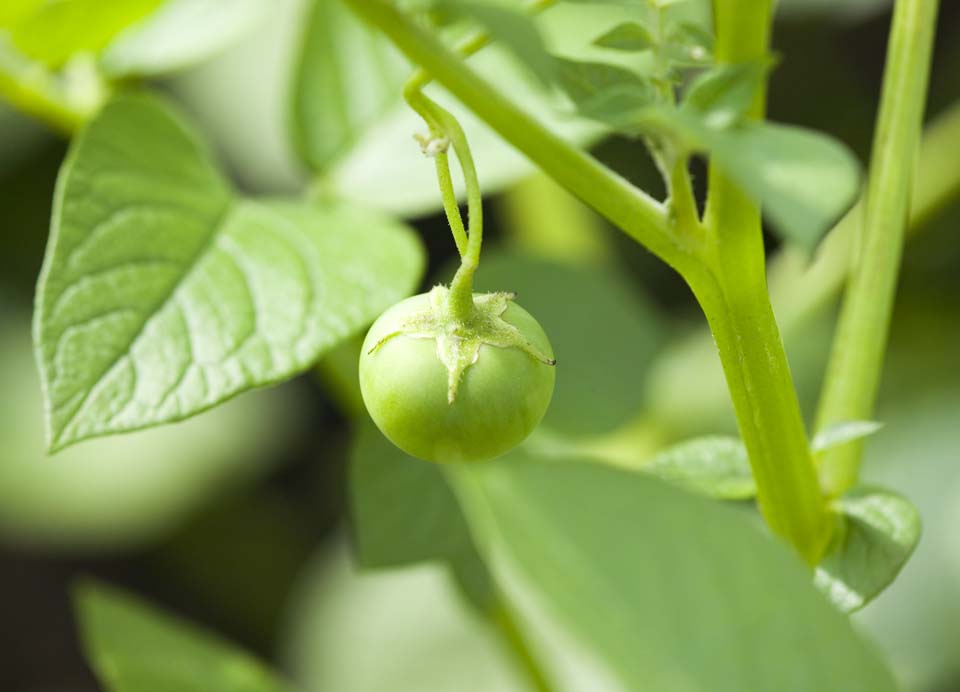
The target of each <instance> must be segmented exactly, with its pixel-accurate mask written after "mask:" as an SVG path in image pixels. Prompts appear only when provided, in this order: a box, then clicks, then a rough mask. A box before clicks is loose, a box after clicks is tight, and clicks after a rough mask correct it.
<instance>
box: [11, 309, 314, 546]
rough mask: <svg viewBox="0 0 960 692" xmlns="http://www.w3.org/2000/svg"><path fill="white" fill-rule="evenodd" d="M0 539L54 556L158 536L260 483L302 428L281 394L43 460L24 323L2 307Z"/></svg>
mask: <svg viewBox="0 0 960 692" xmlns="http://www.w3.org/2000/svg"><path fill="white" fill-rule="evenodd" d="M0 382H3V387H4V395H3V396H2V397H0V439H2V440H3V446H2V447H0V536H2V538H3V541H4V542H6V543H15V544H17V545H20V546H24V547H32V548H34V549H43V550H46V551H58V552H70V553H76V552H90V551H104V550H117V549H122V548H130V547H132V546H138V545H142V544H143V543H144V542H146V541H150V540H156V539H157V538H158V537H160V536H163V535H166V534H167V533H168V532H169V531H170V530H171V529H173V528H176V527H177V526H178V525H180V524H181V523H183V522H184V520H185V519H186V518H187V517H188V516H191V515H192V514H193V513H194V512H196V511H197V509H198V508H199V507H201V506H203V505H204V504H205V503H207V502H209V501H210V500H211V499H212V498H216V497H219V496H221V495H222V494H226V493H232V492H236V491H237V489H238V488H241V487H243V486H245V485H247V484H249V483H250V482H251V481H253V480H254V479H256V478H258V477H260V476H262V475H263V474H264V473H265V472H266V471H267V470H269V469H270V468H272V467H273V466H274V465H275V464H276V461H277V457H278V451H279V450H281V449H282V448H283V447H284V446H285V445H287V444H289V441H290V434H291V432H292V430H294V429H295V428H296V426H297V425H300V424H302V423H303V417H302V414H301V411H302V409H303V406H302V402H301V401H299V399H298V398H297V397H293V398H292V399H291V392H290V390H289V389H288V388H275V389H271V390H262V391H258V392H255V393H251V394H250V395H248V396H244V397H239V398H237V399H234V400H233V401H230V402H228V403H227V404H225V405H223V406H220V407H217V408H216V409H215V410H213V411H208V412H206V413H204V414H202V415H199V416H196V417H194V418H191V419H190V420H188V421H184V422H182V423H178V424H176V425H172V426H166V427H162V428H154V429H151V430H143V431H140V432H136V433H131V434H127V435H117V436H113V437H110V438H106V439H99V440H91V441H88V442H84V443H82V444H79V445H76V446H74V447H71V448H70V449H67V450H65V451H63V452H61V453H60V454H57V455H56V456H54V457H47V456H46V454H45V453H44V449H43V416H42V402H41V396H40V382H39V380H38V377H37V371H36V367H35V364H34V359H33V353H32V350H31V347H30V319H29V316H28V315H26V314H25V315H23V316H22V318H17V317H13V316H8V315H5V314H3V313H2V307H0Z"/></svg>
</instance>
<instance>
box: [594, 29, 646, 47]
mask: <svg viewBox="0 0 960 692" xmlns="http://www.w3.org/2000/svg"><path fill="white" fill-rule="evenodd" d="M655 44H656V41H655V40H654V38H653V36H652V35H651V34H650V30H649V29H647V27H645V26H644V25H642V24H637V23H636V22H624V23H623V24H618V25H617V26H615V27H613V28H612V29H611V30H610V31H608V32H607V33H605V34H603V35H602V36H600V37H599V38H597V39H596V40H595V41H594V42H593V45H595V46H600V47H601V48H612V49H613V50H623V51H639V50H650V49H651V48H653V47H654V46H655Z"/></svg>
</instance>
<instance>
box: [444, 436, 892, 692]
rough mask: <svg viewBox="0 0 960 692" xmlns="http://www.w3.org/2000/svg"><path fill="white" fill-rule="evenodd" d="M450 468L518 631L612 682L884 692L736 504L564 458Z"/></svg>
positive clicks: (791, 564)
mask: <svg viewBox="0 0 960 692" xmlns="http://www.w3.org/2000/svg"><path fill="white" fill-rule="evenodd" d="M457 473H458V476H457V490H458V495H460V497H461V499H462V501H464V502H465V509H466V514H467V517H468V520H469V521H470V523H471V526H472V528H473V530H474V533H475V534H476V535H477V536H478V539H479V540H480V546H481V552H482V553H483V554H484V556H485V557H486V558H487V560H488V562H489V564H490V566H491V569H492V570H493V574H494V578H495V580H496V581H497V585H498V587H500V588H501V589H502V591H503V593H504V596H505V597H506V598H507V599H508V601H509V602H510V603H511V605H512V606H513V607H514V608H515V609H516V610H517V612H518V614H519V615H520V616H521V621H522V629H523V628H524V627H525V628H526V629H525V632H526V633H527V635H528V636H530V637H531V638H532V641H533V642H537V628H536V626H535V625H533V624H532V621H537V622H539V621H540V619H541V618H543V617H549V616H552V617H553V618H555V619H556V620H557V621H558V622H559V623H561V624H562V625H563V626H564V627H565V628H566V631H567V632H568V633H569V637H570V640H571V641H576V642H577V643H578V644H579V645H581V646H582V647H584V648H586V649H588V651H589V653H590V654H592V660H593V661H594V662H595V663H596V668H597V669H598V673H601V674H603V673H605V674H606V676H608V677H609V678H610V679H612V680H615V681H616V682H617V683H619V685H622V686H623V688H627V689H637V690H644V689H650V690H666V689H675V690H681V689H682V690H701V689H703V690H706V689H708V690H711V691H712V692H725V691H727V690H729V691H730V692H743V690H778V691H782V692H790V691H795V692H810V690H827V689H833V690H844V692H860V691H862V692H881V691H888V690H889V691H892V690H894V689H895V684H894V681H893V679H892V678H891V676H890V674H889V672H888V671H887V670H886V669H885V668H884V666H883V664H882V662H881V661H880V659H879V658H878V656H877V655H876V653H875V652H874V651H873V649H872V647H870V646H869V645H867V644H866V643H865V642H864V641H863V640H861V639H860V638H859V636H858V635H857V634H856V633H855V632H854V630H853V628H852V627H851V626H850V624H849V623H848V622H847V620H846V618H844V617H843V616H842V615H840V614H839V613H837V612H836V611H835V610H834V609H833V608H832V607H831V606H830V605H829V604H828V603H827V602H826V600H825V599H824V598H823V597H822V596H821V595H820V594H818V593H817V591H816V589H815V588H814V587H813V585H812V584H811V583H810V578H809V573H808V572H807V570H806V568H805V567H804V566H803V565H802V564H800V562H799V561H797V559H796V558H795V556H793V555H791V554H790V553H789V552H788V551H787V549H786V548H784V547H783V546H781V545H779V544H777V543H776V542H775V541H774V540H773V539H771V538H770V537H768V536H765V535H763V534H762V533H761V532H760V531H759V530H758V529H757V528H756V527H755V526H754V525H753V524H752V523H751V520H750V519H749V518H747V517H745V516H743V515H741V514H740V513H738V512H737V511H736V510H734V509H732V508H729V507H725V506H723V505H721V504H719V503H716V502H713V501H711V500H707V499H705V498H699V497H696V496H694V495H691V494H688V493H684V492H681V491H679V490H677V489H674V488H671V487H670V486H669V485H668V484H665V483H661V482H659V481H656V480H653V479H650V478H648V477H646V476H644V475H642V474H636V473H630V472H626V471H619V470H614V469H612V468H609V467H604V466H600V465H597V464H586V463H581V462H577V461H575V460H572V459H571V460H569V461H567V462H564V463H544V462H539V461H533V460H531V459H524V458H523V457H522V456H521V455H518V454H513V455H510V458H508V459H505V460H504V461H502V462H492V463H489V464H482V465H475V466H470V467H466V468H459V469H457ZM535 651H536V649H535ZM603 689H606V688H605V687H604V688H603Z"/></svg>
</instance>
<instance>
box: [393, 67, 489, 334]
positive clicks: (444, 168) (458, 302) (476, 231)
mask: <svg viewBox="0 0 960 692" xmlns="http://www.w3.org/2000/svg"><path fill="white" fill-rule="evenodd" d="M404 96H405V98H406V99H407V102H408V103H409V104H410V106H411V107H412V108H413V109H414V110H415V111H417V112H418V113H419V114H420V116H421V117H422V118H423V119H424V120H425V121H426V123H427V125H428V126H429V127H430V129H431V133H432V134H433V135H435V136H436V135H440V136H442V137H445V138H446V139H447V140H448V141H449V143H450V145H451V146H453V151H454V152H455V153H456V155H457V161H459V162H460V170H461V171H462V172H463V181H464V184H465V186H466V189H467V219H468V221H467V223H468V225H467V238H466V247H464V242H463V232H464V229H463V219H462V217H461V216H460V209H459V206H458V205H457V200H456V195H455V194H453V184H452V182H451V180H450V169H449V165H448V164H447V158H446V156H444V160H443V162H442V163H438V164H437V176H438V179H439V181H440V189H441V193H442V194H443V203H444V209H445V210H446V212H447V218H448V219H449V220H450V229H451V231H452V232H453V236H454V240H455V242H456V243H457V249H458V250H459V251H460V255H461V257H460V268H459V269H458V270H457V273H456V275H455V276H454V277H453V281H452V282H451V284H450V310H451V314H452V315H453V317H454V318H455V319H457V320H460V321H467V320H469V319H470V317H471V316H472V314H473V309H474V308H473V275H474V273H475V272H476V270H477V266H478V265H479V263H480V247H481V245H482V243H483V194H482V192H481V189H480V179H479V177H478V176H477V168H476V165H475V164H474V162H473V154H472V153H471V152H470V145H469V143H468V142H467V136H466V134H465V133H464V131H463V128H462V127H461V126H460V123H459V122H458V121H457V119H456V118H455V117H454V116H453V114H452V113H450V112H449V111H448V110H446V109H445V108H443V107H442V106H441V105H440V104H438V103H436V102H435V101H433V100H431V99H430V98H428V97H427V96H426V94H424V93H423V92H422V91H420V88H419V87H418V86H417V82H416V81H413V80H411V81H410V82H409V83H408V84H407V87H406V88H405V89H404Z"/></svg>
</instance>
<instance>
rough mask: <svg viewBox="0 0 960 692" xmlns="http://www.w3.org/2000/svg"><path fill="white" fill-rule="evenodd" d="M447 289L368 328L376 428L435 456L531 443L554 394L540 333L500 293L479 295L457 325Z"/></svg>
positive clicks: (481, 454) (472, 457)
mask: <svg viewBox="0 0 960 692" xmlns="http://www.w3.org/2000/svg"><path fill="white" fill-rule="evenodd" d="M446 297H447V290H446V289H445V288H444V287H442V286H440V287H437V288H434V289H433V291H431V292H430V293H424V294H420V295H417V296H413V297H412V298H408V299H406V300H403V301H401V302H399V303H397V304H396V305H394V306H393V307H392V308H390V309H389V310H387V311H386V312H385V313H383V315H381V316H380V318H379V319H378V320H377V321H376V322H375V323H374V324H373V326H372V327H371V328H370V331H369V333H368V334H367V338H366V340H365V341H364V345H363V352H362V353H361V356H360V389H361V392H362V394H363V400H364V403H365V404H366V406H367V410H368V411H369V413H370V416H371V417H372V418H373V420H374V422H375V423H376V424H377V427H379V428H380V430H381V431H382V432H383V434H384V435H386V436H387V438H389V439H390V441H392V442H393V443H394V444H395V445H397V446H398V447H399V448H400V449H402V450H403V451H405V452H407V453H408V454H411V455H413V456H415V457H419V458H421V459H426V460H428V461H436V462H444V463H446V462H460V461H478V460H482V459H490V458H493V457H496V456H499V455H501V454H503V453H505V452H507V451H509V450H510V449H512V448H513V447H515V446H516V445H518V444H519V443H520V442H522V441H523V440H524V438H526V437H527V436H528V435H529V434H530V433H531V432H532V431H533V429H534V428H535V427H536V426H537V424H538V423H539V422H540V420H541V419H542V418H543V414H544V413H546V410H547V406H548V405H549V404H550V397H551V396H552V395H553V385H554V380H555V369H554V368H553V363H554V361H553V360H552V359H553V350H552V349H551V347H550V342H549V340H548V339H547V336H546V334H544V332H543V329H542V328H541V327H540V325H539V324H538V323H537V321H536V320H535V319H534V318H533V317H532V316H531V315H530V314H529V313H528V312H527V311H526V310H524V309H523V308H521V307H520V306H519V305H517V304H516V303H514V302H512V296H510V295H508V294H503V293H493V294H474V305H475V314H474V315H473V317H472V318H471V319H469V320H467V321H462V320H460V321H458V320H455V319H454V318H453V317H451V316H450V314H449V311H448V310H447V301H446Z"/></svg>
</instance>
